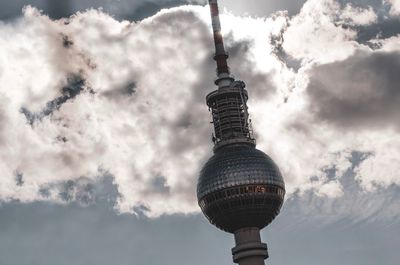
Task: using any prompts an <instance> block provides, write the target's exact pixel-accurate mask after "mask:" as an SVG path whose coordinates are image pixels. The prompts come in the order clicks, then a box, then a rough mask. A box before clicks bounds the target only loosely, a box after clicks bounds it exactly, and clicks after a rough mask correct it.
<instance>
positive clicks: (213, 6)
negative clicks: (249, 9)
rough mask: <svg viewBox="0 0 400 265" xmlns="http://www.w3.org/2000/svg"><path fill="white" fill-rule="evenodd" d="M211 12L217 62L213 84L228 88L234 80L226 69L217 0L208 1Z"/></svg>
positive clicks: (226, 63) (226, 55) (227, 68)
mask: <svg viewBox="0 0 400 265" xmlns="http://www.w3.org/2000/svg"><path fill="white" fill-rule="evenodd" d="M209 4H210V10H211V22H212V28H213V32H214V44H215V56H214V60H215V61H216V62H217V76H218V79H217V80H216V81H215V84H216V85H217V86H218V87H225V86H229V85H230V84H231V83H232V82H233V81H234V79H233V78H232V77H231V75H230V72H229V67H228V62H227V59H228V57H229V56H228V53H227V52H226V51H225V46H224V40H223V38H222V33H221V22H220V20H219V8H218V1H217V0H209Z"/></svg>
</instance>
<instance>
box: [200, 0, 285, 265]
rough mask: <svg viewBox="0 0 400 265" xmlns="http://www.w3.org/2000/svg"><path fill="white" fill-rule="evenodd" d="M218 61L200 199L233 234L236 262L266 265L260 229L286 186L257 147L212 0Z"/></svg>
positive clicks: (274, 211)
mask: <svg viewBox="0 0 400 265" xmlns="http://www.w3.org/2000/svg"><path fill="white" fill-rule="evenodd" d="M209 4H210V10H211V17H212V27H213V31H214V43H215V56H214V59H215V61H216V62H217V79H216V81H215V84H216V86H217V87H218V88H217V90H215V91H213V92H211V93H210V94H208V95H207V98H206V100H207V105H208V107H209V109H210V112H211V116H212V123H213V125H214V134H213V137H212V140H213V142H214V155H213V156H212V157H211V158H210V159H209V160H208V161H207V163H206V164H205V165H204V167H203V168H202V170H201V173H200V177H199V181H198V185H197V198H198V202H199V206H200V207H201V209H202V211H203V213H204V215H205V216H206V217H207V218H208V220H209V221H210V223H212V224H213V225H215V226H217V227H218V228H220V229H222V230H224V231H226V232H229V233H233V234H234V236H235V242H236V246H235V247H234V248H233V249H232V255H233V261H234V262H235V263H238V264H239V265H263V264H264V259H266V258H268V251H267V245H266V244H264V243H262V242H261V239H260V230H261V229H263V228H264V227H266V226H267V225H268V224H269V223H271V222H272V220H273V219H274V218H275V217H276V216H277V215H278V214H279V211H280V209H281V206H282V203H283V199H284V196H285V184H284V181H283V178H282V175H281V173H280V171H279V169H278V167H277V165H276V164H275V163H274V162H273V161H272V159H271V158H270V157H269V156H267V155H266V154H265V153H263V152H262V151H260V150H258V149H256V141H255V139H254V136H253V134H252V130H251V125H250V123H249V114H248V110H247V100H248V93H247V91H246V89H245V83H244V82H243V81H236V80H235V79H234V78H233V77H232V76H231V74H230V70H229V67H228V63H227V59H228V54H227V53H226V51H225V47H224V42H223V38H222V35H221V26H220V20H219V11H218V3H217V0H209Z"/></svg>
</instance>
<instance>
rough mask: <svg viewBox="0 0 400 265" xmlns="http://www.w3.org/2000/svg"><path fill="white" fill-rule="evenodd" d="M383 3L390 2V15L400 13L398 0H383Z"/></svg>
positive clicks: (399, 1) (399, 0)
mask: <svg viewBox="0 0 400 265" xmlns="http://www.w3.org/2000/svg"><path fill="white" fill-rule="evenodd" d="M384 2H385V3H388V4H390V5H391V6H390V10H389V12H390V14H391V15H392V16H397V15H400V0H384Z"/></svg>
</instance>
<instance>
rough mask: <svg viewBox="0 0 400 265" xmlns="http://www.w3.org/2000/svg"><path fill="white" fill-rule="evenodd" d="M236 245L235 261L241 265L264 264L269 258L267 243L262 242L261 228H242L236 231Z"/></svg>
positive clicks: (233, 251)
mask: <svg viewBox="0 0 400 265" xmlns="http://www.w3.org/2000/svg"><path fill="white" fill-rule="evenodd" d="M235 243H236V246H235V247H234V248H232V256H233V262H235V263H237V264H239V265H264V264H265V263H264V260H265V259H267V258H268V248H267V244H265V243H261V237H260V229H259V228H257V227H249V228H242V229H239V230H237V231H235Z"/></svg>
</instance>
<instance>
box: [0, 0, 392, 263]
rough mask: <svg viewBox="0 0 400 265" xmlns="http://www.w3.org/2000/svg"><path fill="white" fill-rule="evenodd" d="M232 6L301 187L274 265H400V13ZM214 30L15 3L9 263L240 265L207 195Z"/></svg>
mask: <svg viewBox="0 0 400 265" xmlns="http://www.w3.org/2000/svg"><path fill="white" fill-rule="evenodd" d="M220 6H221V11H222V14H221V23H222V27H223V35H224V37H225V41H226V46H227V50H228V52H229V54H230V59H229V64H230V68H231V71H232V73H233V74H234V75H235V77H236V78H237V79H240V80H244V81H245V82H246V84H247V89H248V91H249V97H250V100H249V112H250V115H251V119H252V123H253V127H254V130H255V135H256V137H257V147H258V148H259V149H261V150H263V151H264V152H266V153H267V154H269V155H270V156H271V157H272V158H273V159H274V161H275V162H276V163H277V164H278V165H279V167H280V170H281V171H282V174H283V176H284V179H285V183H286V192H287V193H286V201H285V203H284V206H283V208H282V211H281V214H280V215H279V216H278V217H277V219H276V220H275V221H274V222H273V223H272V224H271V225H270V226H269V227H267V228H266V229H264V230H263V231H262V238H263V241H264V242H266V243H267V244H268V248H269V252H270V258H269V259H268V261H267V263H268V264H277V265H278V264H289V265H290V264H296V265H303V264H304V265H305V264H307V265H313V264H321V263H323V264H326V265H337V264H343V263H344V264H350V265H358V264H363V265H375V264H385V265H392V264H393V265H395V264H396V265H397V264H398V261H399V260H400V253H399V252H398V246H399V244H400V238H399V237H398V234H399V233H400V176H399V175H398V172H399V169H400V160H399V157H400V119H399V117H398V113H399V112H400V107H399V106H400V89H399V86H398V84H399V82H400V78H399V75H398V71H399V70H400V35H399V34H400V1H399V0H351V1H345V0H308V1H295V0H285V1H282V0H281V1H278V0H271V1H257V0H248V1H239V0H229V1H228V0H221V1H220ZM209 16H210V15H209V9H208V6H206V2H205V1H201V0H199V1H195V0H193V1H184V0H171V1H169V0H162V1H151V0H137V1H134V0H131V1H128V0H120V1H110V0H98V1H94V0H84V1H82V0H80V1H78V0H71V1H61V0H59V1H55V0H53V1H51V0H48V1H44V0H36V1H33V0H31V1H23V0H15V1H6V0H0V173H1V174H0V235H1V237H0V264H5V265H17V264H18V265H25V264H26V265H28V264H29V265H35V264H38V265H47V264H49V265H50V264H77V265H86V264H98V265H108V264H148V265H152V264H163V265H169V264H171V265H180V264H187V260H191V262H190V263H191V264H194V265H197V264H210V265H213V264H232V260H231V253H230V248H231V247H233V238H232V236H231V235H229V234H226V233H224V232H222V231H219V230H217V229H216V228H214V227H213V226H212V225H210V224H209V223H208V222H207V220H206V219H205V217H203V215H202V214H201V213H200V210H199V207H198V205H197V201H196V192H195V191H196V184H197V178H198V174H199V171H200V169H201V167H202V165H203V164H204V162H205V161H206V160H207V158H208V157H210V156H211V152H212V151H211V150H212V141H211V132H212V128H211V125H210V123H209V121H210V114H209V112H208V110H207V107H206V104H205V96H206V94H207V93H209V92H210V91H212V90H214V89H215V86H214V84H213V82H214V79H215V64H214V62H213V60H212V56H213V44H212V35H211V34H212V32H211V26H210V17H209Z"/></svg>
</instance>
